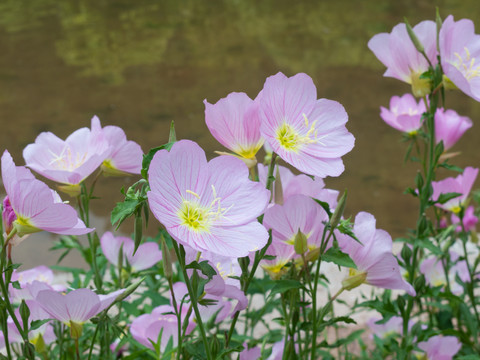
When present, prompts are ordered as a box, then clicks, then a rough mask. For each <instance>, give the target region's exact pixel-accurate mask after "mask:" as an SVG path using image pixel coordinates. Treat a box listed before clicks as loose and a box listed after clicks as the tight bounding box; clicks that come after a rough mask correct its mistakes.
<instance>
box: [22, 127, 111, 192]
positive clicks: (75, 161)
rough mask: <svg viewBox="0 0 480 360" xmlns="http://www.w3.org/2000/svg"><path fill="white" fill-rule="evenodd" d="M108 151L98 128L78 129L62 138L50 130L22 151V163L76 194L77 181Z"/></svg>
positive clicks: (78, 189)
mask: <svg viewBox="0 0 480 360" xmlns="http://www.w3.org/2000/svg"><path fill="white" fill-rule="evenodd" d="M108 153H109V146H108V143H107V142H106V140H105V137H104V135H103V133H102V132H101V131H98V129H92V130H90V129H88V128H81V129H78V130H76V131H75V132H73V133H72V134H71V135H70V136H68V137H67V139H66V140H62V139H60V138H58V137H57V136H55V135H54V134H52V133H51V132H43V133H41V134H40V135H38V136H37V138H36V139H35V143H34V144H30V145H27V147H26V148H25V149H24V150H23V157H24V159H25V163H26V165H27V166H28V167H29V168H30V169H32V170H34V171H36V172H37V173H39V174H40V175H42V176H44V177H46V178H47V179H50V180H53V181H55V182H58V183H62V184H65V185H66V186H64V187H61V189H64V190H65V191H66V192H69V193H71V194H73V195H77V194H78V193H79V191H80V187H79V184H80V183H81V182H82V181H83V180H85V179H86V178H87V177H88V176H89V175H90V174H91V173H93V172H94V171H95V169H97V168H98V167H99V166H100V165H101V164H102V162H103V161H104V160H105V157H106V156H107V155H108Z"/></svg>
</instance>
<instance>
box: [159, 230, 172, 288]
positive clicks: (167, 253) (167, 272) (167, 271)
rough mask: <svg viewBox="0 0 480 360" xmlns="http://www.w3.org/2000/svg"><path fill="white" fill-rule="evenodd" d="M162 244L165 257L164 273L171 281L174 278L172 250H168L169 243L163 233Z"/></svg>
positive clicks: (161, 236)
mask: <svg viewBox="0 0 480 360" xmlns="http://www.w3.org/2000/svg"><path fill="white" fill-rule="evenodd" d="M160 245H161V247H162V259H163V273H164V275H165V277H166V278H167V279H168V280H169V281H170V280H171V279H172V274H173V272H172V260H171V258H170V251H169V250H168V247H167V243H166V242H165V238H164V237H163V235H160Z"/></svg>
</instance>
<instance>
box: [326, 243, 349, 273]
mask: <svg viewBox="0 0 480 360" xmlns="http://www.w3.org/2000/svg"><path fill="white" fill-rule="evenodd" d="M322 261H326V262H331V263H334V264H336V265H338V266H344V267H348V268H353V269H356V268H357V265H355V263H354V262H353V260H352V258H351V257H350V256H349V255H348V254H345V253H344V252H342V251H341V250H340V249H338V248H333V247H331V248H330V249H328V250H327V251H326V252H325V254H323V255H322Z"/></svg>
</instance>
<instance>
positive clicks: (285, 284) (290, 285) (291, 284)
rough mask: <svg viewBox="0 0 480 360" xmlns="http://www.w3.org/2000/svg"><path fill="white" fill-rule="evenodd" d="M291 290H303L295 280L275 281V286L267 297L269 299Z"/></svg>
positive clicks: (300, 284)
mask: <svg viewBox="0 0 480 360" xmlns="http://www.w3.org/2000/svg"><path fill="white" fill-rule="evenodd" d="M292 289H305V287H304V286H303V285H302V283H301V282H300V281H297V280H277V281H275V286H274V287H273V288H272V290H271V291H270V294H269V295H268V297H271V296H273V295H275V294H278V293H284V292H286V291H288V290H292Z"/></svg>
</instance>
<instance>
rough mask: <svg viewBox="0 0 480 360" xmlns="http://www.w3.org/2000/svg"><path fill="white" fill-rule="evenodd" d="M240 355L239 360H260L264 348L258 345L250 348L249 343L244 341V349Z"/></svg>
mask: <svg viewBox="0 0 480 360" xmlns="http://www.w3.org/2000/svg"><path fill="white" fill-rule="evenodd" d="M238 356H239V360H258V359H261V357H262V350H261V349H260V348H259V347H258V346H254V347H252V348H250V349H249V348H248V345H247V343H243V351H242V352H241V353H240V354H239V355H238Z"/></svg>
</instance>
